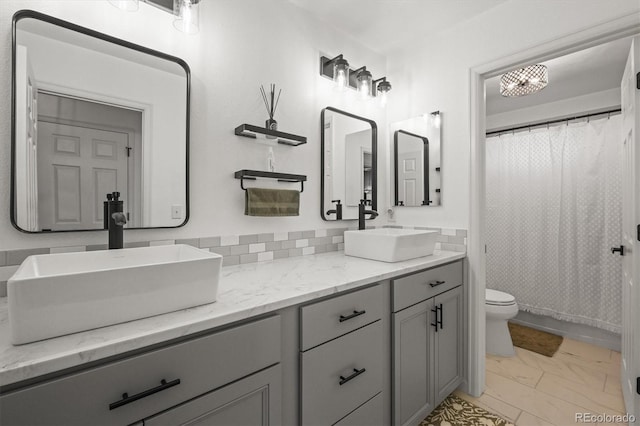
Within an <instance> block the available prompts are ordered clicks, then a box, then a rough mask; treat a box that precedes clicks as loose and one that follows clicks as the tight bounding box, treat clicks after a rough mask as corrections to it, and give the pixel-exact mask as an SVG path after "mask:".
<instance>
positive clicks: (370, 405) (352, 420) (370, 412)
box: [334, 393, 387, 426]
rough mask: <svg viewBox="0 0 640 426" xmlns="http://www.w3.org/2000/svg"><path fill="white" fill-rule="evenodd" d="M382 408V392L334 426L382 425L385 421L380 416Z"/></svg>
mask: <svg viewBox="0 0 640 426" xmlns="http://www.w3.org/2000/svg"><path fill="white" fill-rule="evenodd" d="M382 408H383V407H382V393H379V394H377V395H376V396H374V397H373V398H371V399H370V400H369V401H367V402H365V403H364V404H363V405H361V406H360V407H358V408H356V409H355V410H354V411H353V413H349V415H348V416H347V417H345V418H344V419H342V420H340V421H339V422H338V423H336V424H335V425H334V426H382V425H384V424H385V423H387V422H385V421H384V419H383V418H382V416H384V414H383V413H384V411H383V409H382Z"/></svg>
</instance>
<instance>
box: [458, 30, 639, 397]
mask: <svg viewBox="0 0 640 426" xmlns="http://www.w3.org/2000/svg"><path fill="white" fill-rule="evenodd" d="M638 32H639V31H638V27H637V24H636V23H635V22H630V21H629V20H619V21H612V22H608V23H606V24H602V25H600V26H596V27H593V28H589V29H587V30H584V31H581V32H579V33H575V34H571V35H570V36H566V37H563V38H560V39H557V40H554V41H551V42H548V43H545V44H543V45H540V46H537V47H535V48H532V49H528V50H527V51H524V52H520V53H517V54H514V55H512V56H509V57H506V58H502V59H499V60H497V61H493V62H491V63H487V64H484V65H481V66H478V67H474V68H472V69H471V72H470V88H471V200H470V201H471V203H470V205H471V212H470V226H469V250H468V258H469V264H470V273H469V281H470V295H469V296H470V306H469V310H470V315H471V316H472V317H473V318H476V319H477V320H476V321H475V323H473V324H472V325H471V327H470V351H469V352H470V359H471V362H470V365H469V368H470V375H469V390H470V392H471V393H472V394H474V395H476V396H477V395H480V394H481V393H482V392H483V390H484V384H485V349H486V348H485V322H484V318H485V314H484V298H485V295H484V293H485V288H486V255H485V244H486V225H485V214H484V212H485V211H486V200H485V195H484V194H485V193H486V178H485V173H486V158H485V149H486V146H485V143H486V139H485V133H486V118H485V116H486V110H485V104H484V99H485V90H484V87H485V80H486V79H488V78H491V77H494V76H497V75H500V74H503V73H504V72H506V71H509V70H511V69H515V68H519V67H522V66H526V65H528V64H531V63H538V62H542V61H545V60H548V59H551V58H555V57H559V56H562V55H564V54H567V53H572V52H577V51H579V50H583V49H586V48H589V47H593V46H596V45H599V44H603V43H607V42H609V41H613V40H617V39H620V38H624V37H629V36H634V35H637V34H638ZM635 398H636V399H637V396H636V397H635Z"/></svg>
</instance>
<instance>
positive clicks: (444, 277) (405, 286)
mask: <svg viewBox="0 0 640 426" xmlns="http://www.w3.org/2000/svg"><path fill="white" fill-rule="evenodd" d="M463 280H464V278H463V267H462V260H460V261H457V262H454V263H449V264H448V265H443V266H438V267H436V268H432V269H427V270H426V271H422V272H417V273H415V274H412V275H409V276H406V277H403V278H399V279H397V280H392V281H391V283H392V288H393V293H392V294H393V312H397V311H399V310H401V309H404V308H406V307H408V306H411V305H415V304H416V303H419V302H422V301H423V300H427V299H429V298H431V297H434V296H436V295H438V294H440V293H443V292H445V291H447V290H451V289H452V288H454V287H457V286H459V285H461V284H462V283H463Z"/></svg>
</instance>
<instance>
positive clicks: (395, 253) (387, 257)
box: [344, 228, 438, 262]
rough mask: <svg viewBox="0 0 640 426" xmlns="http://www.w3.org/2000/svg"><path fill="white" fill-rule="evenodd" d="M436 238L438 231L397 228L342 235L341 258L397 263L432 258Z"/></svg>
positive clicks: (366, 230) (350, 232)
mask: <svg viewBox="0 0 640 426" xmlns="http://www.w3.org/2000/svg"><path fill="white" fill-rule="evenodd" d="M437 236H438V232H437V231H422V230H414V229H398V228H380V229H365V230H362V231H345V233H344V254H346V255H347V256H355V257H364V258H365V259H372V260H380V261H382V262H400V261H402V260H409V259H414V258H416V257H423V256H429V255H431V254H433V250H434V249H435V246H436V238H437Z"/></svg>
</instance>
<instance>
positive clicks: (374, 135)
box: [320, 106, 378, 222]
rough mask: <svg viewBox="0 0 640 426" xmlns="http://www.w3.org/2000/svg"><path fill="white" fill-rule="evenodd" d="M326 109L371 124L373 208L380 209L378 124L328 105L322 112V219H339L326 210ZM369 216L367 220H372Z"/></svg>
mask: <svg viewBox="0 0 640 426" xmlns="http://www.w3.org/2000/svg"><path fill="white" fill-rule="evenodd" d="M326 111H333V112H335V113H338V114H342V115H345V116H347V117H350V118H354V119H356V120H360V121H364V122H365V123H367V124H369V125H370V126H371V166H372V167H373V169H374V173H373V175H372V176H371V188H372V191H371V192H372V194H371V209H372V210H376V211H377V210H378V209H377V207H378V125H377V124H376V122H375V121H373V120H369V119H368V118H364V117H360V116H358V115H355V114H351V113H350V112H347V111H343V110H340V109H337V108H334V107H330V106H329V107H326V108H323V109H322V112H321V113H320V216H321V217H322V220H326V221H328V222H337V219H327V217H326V215H325V211H324V144H325V141H324V116H325V112H326ZM372 219H373V218H368V219H367V220H372ZM341 220H358V219H357V218H356V219H341Z"/></svg>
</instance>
